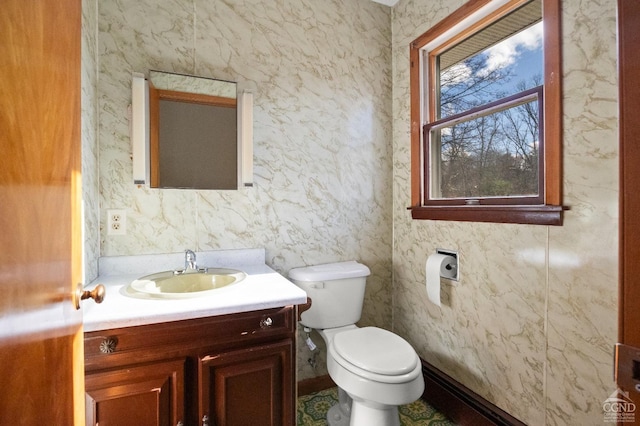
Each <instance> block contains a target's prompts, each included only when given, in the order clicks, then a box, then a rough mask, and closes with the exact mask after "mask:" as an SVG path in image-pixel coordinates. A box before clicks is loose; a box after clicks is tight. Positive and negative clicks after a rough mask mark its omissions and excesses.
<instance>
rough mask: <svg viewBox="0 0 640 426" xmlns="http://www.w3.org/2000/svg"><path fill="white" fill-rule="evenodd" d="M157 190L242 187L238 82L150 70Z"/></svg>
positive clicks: (153, 184)
mask: <svg viewBox="0 0 640 426" xmlns="http://www.w3.org/2000/svg"><path fill="white" fill-rule="evenodd" d="M149 113H150V114H149V124H150V157H151V158H150V175H151V187H152V188H189V189H238V137H237V134H238V133H237V131H238V118H237V117H238V114H237V89H236V83H234V82H229V81H222V80H215V79H210V78H203V77H194V76H190V75H183V74H173V73H166V72H160V71H150V72H149Z"/></svg>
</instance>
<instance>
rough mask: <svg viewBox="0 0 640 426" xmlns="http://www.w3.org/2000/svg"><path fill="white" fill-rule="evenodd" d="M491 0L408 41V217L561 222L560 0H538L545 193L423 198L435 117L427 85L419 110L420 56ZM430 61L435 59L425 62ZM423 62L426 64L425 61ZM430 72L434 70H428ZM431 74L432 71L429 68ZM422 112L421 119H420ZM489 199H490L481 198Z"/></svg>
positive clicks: (503, 10)
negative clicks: (426, 142) (478, 200)
mask: <svg viewBox="0 0 640 426" xmlns="http://www.w3.org/2000/svg"><path fill="white" fill-rule="evenodd" d="M527 1H528V0H508V1H506V2H505V4H503V5H501V6H499V7H498V8H497V9H496V10H495V11H493V12H491V13H490V14H488V15H487V16H486V17H485V18H482V19H480V20H478V21H477V22H476V23H474V24H471V25H469V26H467V28H465V29H464V30H462V31H459V32H458V33H457V34H455V35H454V36H451V37H448V38H447V40H446V41H445V42H442V43H439V45H438V47H439V49H438V50H437V51H436V50H433V51H431V52H429V54H430V55H431V54H434V55H437V54H439V53H440V52H441V51H442V49H440V47H441V46H442V47H443V48H446V47H450V46H451V45H452V44H455V43H456V42H458V41H460V40H462V39H464V38H465V37H467V36H469V35H470V34H471V33H474V32H477V31H479V30H480V29H482V28H484V27H486V26H487V25H488V24H489V23H491V22H493V21H495V20H496V19H498V18H499V17H502V16H504V15H506V14H508V13H509V12H511V11H512V10H514V9H515V8H517V7H519V6H521V5H523V4H524V3H526V2H527ZM490 3H492V1H491V0H469V1H468V2H467V3H465V4H464V5H463V6H462V7H460V8H459V9H457V10H456V11H455V12H453V13H452V14H451V15H449V16H448V17H446V18H445V19H443V20H442V21H440V22H439V23H437V24H436V25H435V26H433V27H432V28H431V29H429V30H428V31H427V32H425V33H424V34H422V35H421V36H419V37H418V38H417V39H416V40H414V41H413V42H412V43H411V45H410V66H411V67H410V88H411V207H409V209H410V210H411V216H412V218H413V219H431V220H453V221H472V222H495V223H522V224H536V225H562V219H563V211H564V210H565V208H564V207H563V206H562V205H561V203H562V191H561V189H562V87H561V61H562V56H561V49H560V46H561V28H560V0H542V19H543V21H544V28H545V34H544V39H543V49H544V86H543V96H542V102H543V107H542V108H543V111H544V112H543V118H544V122H543V123H542V126H541V127H542V140H544V153H543V155H541V165H542V167H544V188H543V189H544V193H543V194H542V202H541V203H539V204H506V203H500V204H452V203H450V202H449V203H448V202H447V200H443V201H444V202H442V203H437V201H440V200H435V201H436V202H433V201H434V200H430V202H429V203H428V204H427V203H425V198H424V197H425V196H424V193H425V188H426V186H425V185H428V176H426V172H425V166H424V165H425V156H424V154H425V153H424V146H423V139H424V137H423V127H424V126H425V125H426V124H427V122H434V121H435V115H431V114H435V108H434V107H435V97H434V96H433V92H432V91H433V88H432V87H431V85H429V91H430V93H429V95H430V96H428V98H429V100H428V102H429V107H428V109H429V111H428V114H429V116H427V114H425V111H423V100H422V96H421V94H422V91H423V87H424V86H423V73H422V69H423V65H422V64H421V56H422V55H423V50H424V48H425V46H427V45H428V44H429V43H431V42H433V41H434V40H435V39H436V38H438V37H442V36H443V35H445V33H446V32H448V31H449V30H450V29H451V28H452V27H453V26H455V25H458V24H460V23H461V22H462V21H463V20H465V19H468V18H469V17H471V16H473V15H475V14H478V13H480V12H481V9H483V8H484V7H486V6H487V5H489V4H490ZM429 62H430V63H433V62H435V61H432V60H431V61H429ZM424 66H430V65H428V64H425V65H424ZM431 71H433V70H431ZM429 74H430V75H431V74H432V73H431V72H430V73H429ZM423 117H425V119H423ZM484 200H488V199H483V201H484Z"/></svg>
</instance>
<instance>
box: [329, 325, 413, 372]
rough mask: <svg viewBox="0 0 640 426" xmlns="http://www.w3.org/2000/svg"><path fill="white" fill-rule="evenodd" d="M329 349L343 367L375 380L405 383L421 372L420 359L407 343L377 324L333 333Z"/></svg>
mask: <svg viewBox="0 0 640 426" xmlns="http://www.w3.org/2000/svg"><path fill="white" fill-rule="evenodd" d="M329 352H330V354H331V356H332V357H333V358H334V360H335V361H336V362H337V363H338V364H340V365H341V366H342V367H343V368H345V369H347V370H349V371H351V372H352V373H354V374H356V375H358V376H360V377H363V378H365V379H369V380H374V381H377V382H382V383H405V382H409V381H411V380H414V379H415V378H416V377H417V376H418V375H420V374H422V368H421V365H420V359H419V358H418V355H417V354H416V352H415V351H414V349H413V348H412V347H411V345H410V344H409V343H408V342H407V341H406V340H404V339H403V338H402V337H400V336H398V335H397V334H394V333H391V332H390V331H387V330H383V329H381V328H377V327H364V328H355V329H351V330H347V331H343V332H340V333H337V334H336V335H335V336H334V338H333V342H332V344H331V345H329Z"/></svg>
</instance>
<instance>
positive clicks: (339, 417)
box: [327, 404, 350, 426]
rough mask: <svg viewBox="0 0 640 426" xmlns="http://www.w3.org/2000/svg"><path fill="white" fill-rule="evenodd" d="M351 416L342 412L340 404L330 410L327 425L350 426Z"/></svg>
mask: <svg viewBox="0 0 640 426" xmlns="http://www.w3.org/2000/svg"><path fill="white" fill-rule="evenodd" d="M349 421H350V417H349V415H347V414H345V413H343V412H342V410H341V409H340V404H336V405H334V406H333V407H331V408H329V411H328V412H327V424H328V425H329V426H349Z"/></svg>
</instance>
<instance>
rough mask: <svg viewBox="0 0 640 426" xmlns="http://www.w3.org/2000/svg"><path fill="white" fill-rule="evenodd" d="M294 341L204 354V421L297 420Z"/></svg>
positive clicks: (219, 424)
mask: <svg viewBox="0 0 640 426" xmlns="http://www.w3.org/2000/svg"><path fill="white" fill-rule="evenodd" d="M292 360H293V342H292V340H291V339H287V340H284V341H281V342H279V343H274V344H269V345H263V346H255V347H250V348H246V349H244V350H238V351H234V352H227V353H223V354H220V355H215V356H214V355H212V356H205V357H201V358H200V359H199V362H198V369H199V371H198V372H199V392H198V393H199V397H200V413H199V414H200V420H201V422H200V425H201V426H214V425H215V426H247V425H251V426H282V425H293V424H294V413H293V409H294V403H293V400H294V397H293V361H292Z"/></svg>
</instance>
